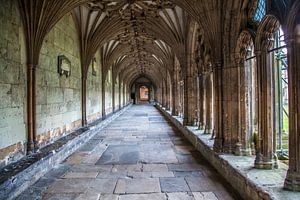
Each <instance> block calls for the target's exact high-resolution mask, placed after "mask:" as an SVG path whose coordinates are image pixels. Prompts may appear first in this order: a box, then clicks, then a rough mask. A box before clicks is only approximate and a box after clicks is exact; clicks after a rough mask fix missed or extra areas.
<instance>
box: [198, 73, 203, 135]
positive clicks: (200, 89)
mask: <svg viewBox="0 0 300 200" xmlns="http://www.w3.org/2000/svg"><path fill="white" fill-rule="evenodd" d="M203 82H204V76H203V72H201V73H199V74H198V98H199V99H198V129H200V130H203V129H204V87H203Z"/></svg>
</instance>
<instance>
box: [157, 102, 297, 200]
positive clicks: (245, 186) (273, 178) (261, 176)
mask: <svg viewBox="0 0 300 200" xmlns="http://www.w3.org/2000/svg"><path fill="white" fill-rule="evenodd" d="M156 108H157V109H158V110H160V111H161V113H163V114H164V115H165V116H166V117H167V118H168V119H169V120H170V121H171V122H172V123H173V124H174V125H175V126H176V127H177V128H178V129H179V130H180V131H181V133H182V134H183V135H184V136H185V137H186V138H187V139H188V140H189V141H190V142H191V143H192V144H193V146H194V147H195V148H196V149H197V150H198V151H199V152H200V153H201V154H202V155H203V156H204V157H205V158H206V160H207V161H208V162H209V163H210V164H211V165H212V166H213V167H214V168H215V169H216V170H217V171H218V172H219V173H220V174H221V175H222V176H223V177H224V178H225V179H226V180H227V182H228V183H230V184H231V185H232V187H233V188H235V189H236V190H237V192H239V194H240V196H241V197H243V198H244V199H247V200H258V199H263V200H269V199H278V200H282V199H284V200H294V199H300V193H299V192H291V191H285V190H283V183H284V179H285V174H286V171H287V166H286V165H285V164H282V163H280V164H279V169H274V170H261V169H255V168H254V167H253V165H254V159H255V157H254V156H235V155H231V154H218V153H216V152H214V150H213V139H211V135H205V134H203V131H200V130H197V129H196V127H186V126H183V125H182V120H181V119H180V118H177V117H175V116H172V115H171V113H170V112H169V111H166V110H165V109H164V108H162V107H161V106H160V105H156Z"/></svg>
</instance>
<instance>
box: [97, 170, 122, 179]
mask: <svg viewBox="0 0 300 200" xmlns="http://www.w3.org/2000/svg"><path fill="white" fill-rule="evenodd" d="M127 174H128V173H127V172H124V171H120V172H119V171H118V172H100V173H99V174H98V175H97V178H110V179H114V178H128V175H127Z"/></svg>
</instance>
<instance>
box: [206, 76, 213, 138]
mask: <svg viewBox="0 0 300 200" xmlns="http://www.w3.org/2000/svg"><path fill="white" fill-rule="evenodd" d="M204 77H205V78H204V81H205V122H204V134H212V132H213V127H212V114H213V111H212V103H213V99H212V80H211V72H210V70H208V71H206V72H205V75H204Z"/></svg>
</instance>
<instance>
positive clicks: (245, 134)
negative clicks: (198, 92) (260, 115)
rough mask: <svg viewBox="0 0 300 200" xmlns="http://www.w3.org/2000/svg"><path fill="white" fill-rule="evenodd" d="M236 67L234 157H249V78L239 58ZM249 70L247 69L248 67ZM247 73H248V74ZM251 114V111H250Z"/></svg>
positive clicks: (242, 61) (243, 62)
mask: <svg viewBox="0 0 300 200" xmlns="http://www.w3.org/2000/svg"><path fill="white" fill-rule="evenodd" d="M236 64H237V66H238V100H239V101H238V110H239V111H238V138H237V140H238V141H237V143H236V145H235V146H236V148H235V151H234V153H235V155H249V154H250V153H251V150H250V142H249V136H250V133H249V126H251V124H249V115H250V113H249V112H248V111H249V110H248V103H249V101H248V98H249V94H248V87H251V86H249V85H248V84H247V83H248V80H247V78H251V77H248V76H247V72H246V70H247V69H246V68H245V60H244V59H242V58H240V59H238V60H237V63H236ZM248 68H249V67H248ZM248 73H249V72H248ZM250 112H251V111H250Z"/></svg>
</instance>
